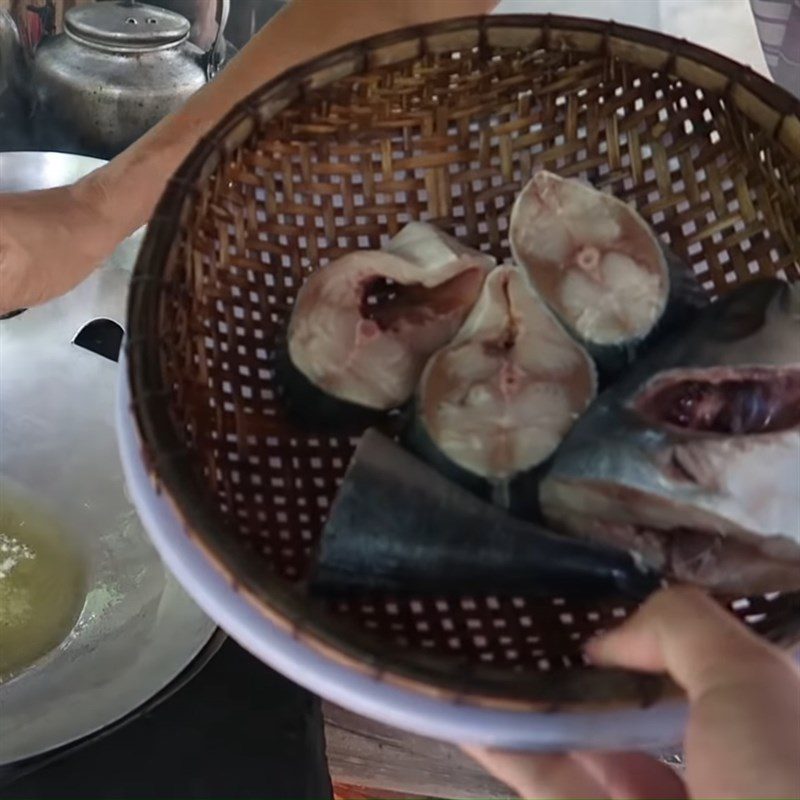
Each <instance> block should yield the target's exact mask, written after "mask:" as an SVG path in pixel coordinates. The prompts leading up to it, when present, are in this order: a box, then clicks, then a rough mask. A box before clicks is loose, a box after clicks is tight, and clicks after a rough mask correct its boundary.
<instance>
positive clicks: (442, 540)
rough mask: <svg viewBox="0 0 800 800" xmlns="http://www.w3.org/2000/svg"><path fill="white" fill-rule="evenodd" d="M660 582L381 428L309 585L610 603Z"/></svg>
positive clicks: (339, 502)
mask: <svg viewBox="0 0 800 800" xmlns="http://www.w3.org/2000/svg"><path fill="white" fill-rule="evenodd" d="M660 585H661V577H660V575H658V574H657V573H656V572H655V571H653V570H649V569H646V568H644V567H642V566H641V564H640V563H639V562H638V561H637V560H636V559H635V558H633V557H631V555H630V554H628V553H626V552H625V551H624V550H618V549H616V548H612V547H608V546H605V545H602V544H597V543H594V542H581V541H578V540H575V539H572V538H570V537H565V536H560V535H558V534H554V533H551V532H550V531H547V530H545V529H543V528H540V527H538V526H536V525H533V524H532V523H530V522H525V521H522V520H518V519H515V518H513V517H511V516H509V515H507V514H506V513H505V512H503V511H502V510H500V509H498V508H496V507H494V506H492V505H489V504H487V503H484V502H482V501H481V500H479V499H477V498H476V497H474V496H473V495H471V494H470V493H469V492H467V491H466V490H464V489H462V488H460V487H459V486H457V485H455V484H453V483H451V482H450V481H448V480H447V479H446V478H444V477H443V476H442V475H440V474H439V473H438V472H436V471H435V470H434V469H433V468H431V467H429V466H427V465H426V464H424V463H422V462H420V461H419V460H417V459H416V458H415V457H414V456H412V455H411V454H410V453H408V452H407V451H405V450H404V449H403V448H401V447H400V446H399V445H397V444H396V443H394V442H393V441H392V440H391V439H389V438H387V437H385V436H383V435H382V434H380V433H378V432H377V431H376V430H374V429H370V430H368V431H366V433H365V434H364V436H363V437H362V439H361V441H360V443H359V445H358V448H357V449H356V452H355V454H354V456H353V459H352V461H351V464H350V466H349V468H348V472H347V474H346V475H345V478H344V481H343V482H342V485H341V486H340V488H339V492H338V494H337V496H336V500H335V501H334V504H333V506H332V508H331V512H330V514H329V517H328V521H327V523H326V525H325V528H324V530H323V535H322V540H321V542H320V547H319V551H318V556H317V562H316V564H315V566H314V569H313V571H312V575H311V580H310V588H311V590H312V592H314V593H316V594H322V595H328V596H330V595H347V594H353V593H364V592H375V591H382V592H390V593H396V594H412V595H418V596H419V595H446V594H464V593H471V592H481V593H491V594H499V595H503V596H507V595H512V596H513V595H529V596H537V595H545V596H550V595H553V594H556V595H558V596H565V595H569V596H590V597H594V596H606V595H616V594H618V593H620V592H622V593H623V594H626V595H628V596H630V597H634V598H636V599H642V598H643V597H645V596H647V595H648V594H649V593H650V592H652V591H654V590H655V589H657V588H658V587H659V586H660Z"/></svg>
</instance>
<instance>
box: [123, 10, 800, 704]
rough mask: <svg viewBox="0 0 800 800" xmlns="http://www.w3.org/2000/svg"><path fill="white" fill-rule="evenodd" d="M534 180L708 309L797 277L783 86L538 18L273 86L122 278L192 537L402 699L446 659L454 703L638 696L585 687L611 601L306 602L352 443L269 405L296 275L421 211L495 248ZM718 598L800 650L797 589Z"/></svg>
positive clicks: (599, 27)
mask: <svg viewBox="0 0 800 800" xmlns="http://www.w3.org/2000/svg"><path fill="white" fill-rule="evenodd" d="M536 167H544V168H547V169H549V170H552V171H554V172H557V173H559V174H561V175H564V176H578V177H583V178H586V179H588V180H590V181H591V182H592V183H594V184H595V185H596V186H598V187H601V188H603V189H604V190H606V191H609V192H612V193H613V194H615V195H616V196H618V197H620V198H622V199H624V200H626V201H628V202H630V203H631V204H633V205H635V206H636V208H637V209H638V210H639V212H640V213H641V214H642V215H643V216H644V217H645V218H646V219H647V220H648V221H649V222H650V223H651V225H652V226H653V228H654V229H655V231H656V232H657V233H658V234H659V236H660V237H661V239H662V240H663V242H664V243H665V244H667V245H668V246H669V247H670V248H671V249H672V250H673V251H674V252H675V253H676V254H677V255H678V256H680V257H681V258H682V259H684V260H685V261H686V262H687V263H688V264H690V265H691V267H692V268H693V269H694V271H695V273H696V274H697V275H698V276H699V278H700V280H701V282H702V284H703V286H704V287H705V288H706V289H707V291H708V292H709V294H710V295H712V296H718V295H719V294H720V293H722V292H725V291H726V289H728V288H729V287H731V286H733V285H736V284H738V283H740V282H742V281H746V280H748V279H750V278H752V277H753V276H756V275H765V274H766V275H774V274H779V275H782V276H784V277H786V278H789V279H791V280H794V279H797V278H799V277H800V112H799V111H798V104H797V102H796V101H794V100H792V99H791V98H790V97H789V95H788V94H786V93H784V92H782V91H781V90H779V89H777V88H775V87H772V86H770V85H768V84H767V83H766V82H765V81H763V79H761V78H758V77H757V76H755V75H754V74H752V73H750V72H749V71H747V70H744V68H738V67H736V66H735V65H732V64H731V62H728V61H726V60H725V59H722V58H721V57H718V56H715V55H713V54H709V53H706V52H705V51H702V50H700V49H699V48H695V47H693V46H691V45H688V44H686V43H680V42H675V41H674V40H671V39H668V38H667V37H663V36H660V35H657V34H647V33H645V32H643V31H637V30H636V29H623V28H619V27H614V26H611V25H608V24H602V23H597V22H592V21H588V20H587V21H579V20H570V19H567V18H556V17H552V18H551V17H548V18H544V17H513V18H502V17H500V18H490V19H487V20H486V21H477V20H466V21H458V22H456V23H448V24H444V25H439V26H432V27H431V28H429V29H426V30H425V31H407V32H403V33H398V34H392V35H389V36H385V37H380V38H379V39H376V40H372V41H370V42H368V43H366V44H364V43H361V44H358V45H354V46H352V47H351V48H345V49H344V50H342V51H340V52H339V53H337V54H336V55H334V56H331V57H329V58H325V59H321V60H320V61H318V62H314V63H313V64H312V65H309V66H307V67H304V68H301V69H299V70H296V71H294V72H293V73H289V74H288V75H287V76H285V77H284V78H283V79H279V80H278V81H277V82H274V83H273V84H270V85H268V86H267V87H265V88H264V90H263V91H262V92H261V93H259V94H258V95H256V96H254V97H252V98H250V100H249V101H248V102H247V103H244V104H242V105H240V106H238V107H237V108H236V109H234V111H233V112H231V114H230V115H229V118H228V119H227V120H226V121H225V123H223V124H222V125H221V126H220V128H218V129H217V131H216V132H215V133H214V134H213V135H212V136H211V137H208V138H207V139H206V140H205V141H204V142H203V143H202V144H201V145H200V146H199V147H198V149H197V150H196V152H195V153H194V154H193V156H192V157H190V159H189V161H188V162H187V163H186V164H185V165H184V167H183V168H182V170H181V173H180V174H179V175H178V176H177V178H176V179H175V180H174V181H173V182H172V184H171V185H170V188H169V189H168V191H167V194H166V195H165V197H164V199H163V201H162V203H161V206H160V208H159V211H158V213H157V215H156V218H155V220H154V222H153V224H152V226H151V230H150V233H149V236H148V240H147V243H146V244H145V248H144V250H143V252H142V255H141V256H140V261H139V264H138V266H137V270H136V275H135V278H134V286H133V291H132V297H131V306H130V310H131V315H130V320H129V324H130V349H129V363H130V372H131V378H132V387H133V391H134V410H135V413H136V416H137V421H138V424H139V428H140V432H141V436H142V447H143V451H144V453H145V457H146V460H147V462H148V465H149V468H150V470H151V473H152V475H153V479H154V480H155V481H156V483H157V484H158V485H159V487H160V488H161V490H162V491H164V492H166V493H167V494H168V495H169V496H170V498H171V500H172V502H173V504H174V505H175V507H176V508H177V509H178V511H179V513H180V514H181V517H182V518H183V519H184V521H185V523H186V527H187V531H188V532H189V534H190V535H191V536H193V537H194V538H196V539H197V540H198V541H199V542H200V543H201V544H202V545H203V547H204V548H205V549H206V551H207V552H208V554H209V556H210V557H211V558H212V560H214V561H215V563H217V564H218V566H219V567H220V569H222V570H224V571H225V572H226V573H228V574H230V575H231V576H232V579H235V580H236V581H237V582H241V585H242V590H243V591H246V592H247V593H248V594H249V595H250V596H252V597H253V598H254V602H257V603H258V604H259V606H260V607H261V608H262V609H263V610H264V613H267V614H269V615H270V616H271V617H272V618H273V619H275V620H276V621H278V622H279V623H281V624H283V625H286V626H289V627H291V628H292V629H294V630H296V631H297V632H298V635H301V636H304V637H307V638H308V640H309V641H310V642H312V644H314V645H315V646H319V647H320V648H322V649H325V650H326V652H335V653H336V654H337V657H341V658H342V659H343V660H345V661H347V662H348V663H354V664H361V665H362V666H363V668H364V669H374V668H375V665H376V664H378V665H380V670H379V671H382V670H383V669H384V668H386V669H387V670H388V671H390V672H392V671H393V672H394V673H395V674H397V675H405V676H406V678H405V679H407V680H409V681H411V683H412V684H413V685H414V686H417V687H420V686H423V685H425V684H426V683H427V682H428V680H429V679H430V682H431V683H432V684H433V683H436V684H437V685H438V686H439V687H440V689H441V687H442V686H443V685H444V684H446V683H447V682H446V681H445V680H444V679H443V678H441V675H443V674H447V672H448V670H450V669H452V671H453V672H454V673H455V672H460V673H461V674H462V678H460V679H459V681H460V683H459V685H458V688H457V690H455V689H454V693H455V694H458V695H459V696H460V697H464V696H466V697H472V696H474V697H478V696H480V697H481V698H483V699H484V700H485V701H486V702H492V701H491V697H493V696H494V694H495V693H494V690H493V689H492V688H491V686H494V685H495V684H494V683H493V681H495V677H492V676H502V679H501V678H499V677H498V678H497V681H499V682H500V683H503V685H506V684H509V685H511V686H512V687H513V686H514V685H515V682H518V683H519V685H520V686H522V685H523V683H524V682H526V681H527V682H528V683H527V684H526V685H528V686H530V685H532V684H531V683H530V682H531V680H533V679H534V678H535V680H536V683H535V686H536V687H537V688H536V689H535V690H533V691H531V692H529V693H528V695H529V697H528V699H529V701H530V703H531V704H532V705H536V704H537V703H539V702H541V701H542V700H543V699H547V697H548V696H549V693H550V691H551V689H549V688H548V686H550V684H548V682H547V681H548V680H549V678H550V677H552V678H553V680H551V683H554V681H555V680H556V679H557V678H558V676H562V677H563V675H564V674H566V673H574V676H573V679H574V681H575V684H574V686H575V687H576V688H574V694H575V698H577V699H575V698H572V700H573V701H574V702H579V701H580V699H581V697H584V696H585V697H586V699H587V700H592V699H597V698H601V697H602V698H606V697H609V696H611V697H614V698H616V699H621V700H622V701H624V702H627V701H629V700H630V698H631V697H639V700H641V692H640V691H639V688H640V687H639V684H636V683H635V681H634V679H633V678H630V680H629V682H628V684H625V683H624V680H623V681H622V682H613V681H611V678H609V679H608V680H609V683H607V684H606V686H605V689H606V690H605V691H604V690H602V688H599V687H600V686H601V683H600V682H602V679H601V678H597V677H596V672H595V671H593V670H588V669H585V668H584V664H583V661H582V658H581V656H580V655H579V647H580V644H581V643H582V642H583V641H584V640H585V639H586V638H587V637H588V636H590V635H592V634H593V633H595V632H596V631H598V630H601V629H604V628H607V627H609V626H611V625H613V624H616V623H617V622H618V621H619V620H620V619H622V618H623V617H624V616H625V615H626V614H627V613H629V611H630V610H631V609H630V607H629V606H627V605H625V604H624V603H621V602H610V603H608V604H606V605H604V606H587V605H581V604H577V603H573V602H570V601H567V600H565V599H563V598H552V599H549V600H546V601H542V600H533V599H529V598H494V597H488V598H487V597H457V598H444V597H443V598H434V599H424V598H411V599H408V598H406V599H398V598H386V597H372V598H362V599H354V600H352V601H348V602H341V603H335V604H331V605H330V606H329V607H327V608H324V609H323V608H320V607H318V606H317V605H316V604H315V603H313V602H312V601H311V600H309V599H308V598H307V597H305V595H304V593H303V591H302V581H303V578H304V576H305V575H306V573H307V569H308V566H309V564H310V561H311V558H312V555H313V550H314V545H315V542H316V541H317V539H318V537H319V535H320V532H321V529H322V525H323V523H324V520H325V516H326V513H327V511H328V508H329V507H330V504H331V502H332V500H333V498H334V496H335V493H336V488H337V485H338V482H339V481H340V480H341V477H342V475H343V473H344V470H345V468H346V466H347V463H348V461H349V457H350V454H351V452H352V449H353V446H354V444H355V441H356V440H355V439H354V438H352V436H348V435H344V434H334V435H331V434H319V433H314V432H309V431H308V430H301V429H299V428H297V427H293V426H292V424H291V423H290V422H289V421H288V419H287V417H286V415H285V412H284V409H283V408H282V404H281V400H280V397H279V388H280V387H279V386H278V385H277V380H276V377H275V373H274V364H275V357H276V353H278V352H279V351H280V348H281V347H282V346H283V339H284V332H285V328H286V323H287V321H288V317H289V315H290V313H291V308H292V303H293V300H294V297H295V295H296V292H297V290H298V288H299V286H300V285H301V284H302V282H303V280H304V278H305V276H307V275H308V274H309V272H310V271H312V270H315V269H320V268H323V269H324V265H325V264H326V263H327V262H329V261H330V260H332V259H334V258H337V257H338V256H341V255H343V254H345V253H349V252H351V251H353V250H356V249H362V248H379V247H380V246H381V245H382V244H383V243H385V241H386V240H387V239H388V238H389V237H391V236H392V235H394V234H395V233H397V232H398V231H399V230H400V229H401V228H402V227H403V225H404V224H405V223H406V222H409V221H411V220H415V219H422V220H427V221H430V222H433V223H434V224H436V225H438V226H440V227H442V228H443V229H444V230H447V231H448V232H450V233H452V234H454V235H455V236H457V237H458V238H459V239H461V240H462V241H463V242H465V243H466V244H469V245H471V246H473V247H477V248H479V249H481V250H483V251H485V252H489V253H492V254H493V255H494V256H496V257H497V258H498V259H500V260H502V259H506V258H508V257H509V255H510V254H509V247H508V223H509V212H510V209H511V205H512V203H513V201H514V197H515V194H516V193H517V192H518V191H519V190H520V188H521V186H522V185H523V184H524V183H525V182H526V181H527V179H528V178H529V177H530V175H531V173H532V171H533V170H534V168H536ZM293 586H296V587H297V588H293ZM735 608H736V610H737V611H738V613H740V614H742V615H744V616H746V617H747V618H748V620H749V621H750V622H752V623H753V624H756V625H758V626H760V628H761V629H762V630H763V631H764V632H765V633H766V634H768V635H772V636H773V637H775V638H778V639H783V640H786V639H793V638H795V637H796V636H797V629H798V626H799V625H800V610H798V597H797V596H788V597H787V596H783V597H781V596H770V597H768V598H750V599H749V600H741V601H739V602H738V603H737V604H736V605H735ZM356 632H357V633H356ZM420 654H421V655H420ZM427 659H430V664H433V662H436V664H437V665H438V666H430V664H429V661H428V660H427ZM442 665H444V666H442ZM406 667H407V668H408V669H407V670H406ZM465 669H466V670H467V673H464V670H465ZM484 669H486V670H488V671H487V672H486V673H483V672H481V670H484ZM404 670H406V671H405V672H404ZM426 670H427V671H426ZM470 671H474V672H475V675H476V676H478V675H479V674H480V676H482V677H480V678H479V677H475V679H474V681H472V679H471V678H469V677H463V674H467V675H468V676H469V675H471V674H472V672H470ZM437 675H438V676H439V677H436V676H437ZM590 675H593V676H595V677H591V678H590V677H589V676H590ZM426 676H428V677H426ZM575 676H577V677H575ZM484 678H485V680H484ZM540 678H543V682H542V681H540ZM398 680H400V678H398ZM616 680H617V679H616V678H615V679H614V681H616ZM437 681H438V683H437ZM584 681H585V682H584ZM598 681H600V682H598ZM498 685H499V683H498ZM624 686H627V687H628V688H627V689H625V688H624ZM487 687H489V688H487ZM620 687H622V688H620ZM631 687H633V688H631ZM441 690H442V691H444V689H441ZM509 691H510V693H511V694H513V693H514V692H513V691H511V690H509ZM553 691H554V690H553ZM569 691H572V690H569ZM569 691H567V694H569ZM648 691H650V690H648ZM498 692H499V690H498ZM637 692H638V694H637ZM537 693H538V694H537ZM562 694H563V692H562ZM559 696H562V695H559ZM487 697H489V700H486V698H487ZM626 698H627V700H626ZM551 699H552V697H551Z"/></svg>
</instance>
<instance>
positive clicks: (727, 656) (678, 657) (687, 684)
mask: <svg viewBox="0 0 800 800" xmlns="http://www.w3.org/2000/svg"><path fill="white" fill-rule="evenodd" d="M586 653H587V655H588V656H589V658H590V659H591V660H592V661H593V662H594V663H595V664H598V665H601V666H609V667H610V666H615V667H627V668H628V669H636V670H643V671H645V672H666V673H668V674H669V675H670V676H671V677H672V678H673V679H674V680H675V681H676V682H677V683H678V684H680V686H682V687H683V689H684V690H685V691H686V692H687V693H688V695H689V698H690V699H693V698H694V697H696V696H697V695H698V694H700V693H702V692H704V691H706V690H708V689H709V688H711V686H712V685H716V684H718V683H719V682H720V680H723V679H725V678H726V676H727V675H728V674H729V671H732V670H734V669H736V670H737V672H738V671H741V672H742V673H743V674H744V673H746V672H750V671H751V670H752V669H753V668H754V667H757V666H760V665H764V664H769V665H772V666H777V665H779V664H780V665H782V666H783V667H784V668H786V667H787V666H788V667H789V668H790V669H791V668H792V667H791V662H790V659H789V658H788V656H786V655H784V654H783V653H781V652H780V651H779V650H777V649H776V648H774V647H773V646H772V645H770V644H768V643H767V642H766V641H764V640H762V639H760V638H759V637H758V636H757V635H756V634H755V633H754V632H753V631H751V630H750V629H749V628H747V627H746V626H745V625H743V624H742V623H741V622H739V620H738V619H736V617H734V616H733V615H732V614H730V613H729V612H728V611H726V610H725V609H724V608H723V607H722V606H720V605H719V604H718V603H717V602H715V601H714V600H712V599H711V598H710V597H709V596H708V595H707V594H705V593H703V592H701V591H700V590H698V589H693V588H688V587H674V588H670V589H665V590H663V591H661V592H658V593H657V594H655V595H653V596H652V597H651V598H650V599H649V600H648V601H647V602H646V603H645V604H644V605H643V606H642V607H641V608H640V609H639V611H638V612H637V613H636V614H634V615H633V616H632V617H631V618H630V620H628V621H627V622H626V623H625V624H623V625H621V626H620V627H619V628H616V629H615V630H613V631H611V632H610V633H607V634H605V635H603V636H600V637H598V638H597V639H594V640H592V641H590V642H589V643H588V644H587V646H586Z"/></svg>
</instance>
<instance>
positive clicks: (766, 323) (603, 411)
mask: <svg viewBox="0 0 800 800" xmlns="http://www.w3.org/2000/svg"><path fill="white" fill-rule="evenodd" d="M798 370H800V285H798V284H795V285H792V286H790V285H789V284H787V283H784V282H783V281H780V280H777V279H768V280H758V281H753V282H751V283H748V284H745V285H743V286H742V287H740V288H738V289H736V290H734V291H733V292H731V293H730V294H728V295H727V296H726V297H724V298H723V299H722V300H720V301H719V302H718V303H715V304H713V305H711V306H709V307H708V308H707V309H705V310H704V311H702V312H701V313H700V314H699V315H698V317H697V319H696V321H695V323H694V325H693V326H691V327H690V329H689V330H688V331H686V332H685V333H684V334H683V335H681V336H676V337H675V338H673V339H671V340H669V341H665V342H664V343H663V344H662V345H661V346H659V347H658V348H656V349H655V350H654V351H652V352H651V354H650V356H649V358H647V359H645V360H644V361H643V362H642V363H639V364H638V365H637V366H635V367H634V368H633V369H632V370H631V371H630V372H629V373H628V374H627V375H626V376H625V377H624V378H623V379H622V380H621V381H620V382H619V383H618V384H617V385H616V386H614V387H612V388H610V389H608V390H607V391H606V392H604V393H603V394H601V395H600V397H598V399H597V400H596V401H595V403H594V404H593V405H592V406H591V407H590V409H589V410H588V412H587V413H586V414H585V415H584V417H583V418H582V419H581V420H580V421H579V422H578V423H577V424H576V425H575V426H574V427H573V429H572V431H571V432H570V434H569V435H568V436H567V438H566V439H565V441H564V443H563V444H562V446H561V448H560V450H559V451H558V452H557V454H556V456H555V458H554V460H553V463H552V466H551V468H550V471H549V473H548V475H547V476H546V477H545V479H544V481H543V482H542V484H541V487H540V502H541V507H542V510H543V512H544V514H545V517H546V518H547V519H548V520H549V522H550V523H551V524H553V525H554V526H556V527H557V528H558V529H561V530H566V531H569V532H571V533H573V534H575V535H579V536H586V537H590V538H591V537H597V538H600V539H605V540H606V541H609V542H611V543H615V544H617V545H618V546H619V545H625V546H628V547H637V548H638V549H639V551H640V552H641V553H642V554H643V556H644V558H645V560H646V561H647V563H649V564H651V565H652V566H654V567H656V568H662V569H664V570H665V571H667V572H669V573H672V575H673V576H674V577H677V578H678V579H680V580H683V581H688V582H693V583H699V584H702V585H704V586H706V587H708V588H712V589H715V590H718V591H722V592H760V591H778V590H793V589H800V425H798V424H797V423H796V422H793V423H792V424H789V426H788V427H786V428H783V429H779V430H769V431H768V432H765V433H749V434H746V435H735V434H732V433H729V432H725V431H721V432H708V431H698V430H691V429H685V428H680V427H676V426H675V425H671V424H669V423H663V422H659V421H657V420H654V419H652V418H650V417H647V416H645V415H643V414H642V413H640V410H639V408H640V407H641V406H640V402H641V399H642V398H643V397H646V396H648V392H649V391H651V389H652V387H653V386H654V385H659V382H660V384H664V383H665V382H673V383H674V382H675V381H678V380H684V379H687V378H688V379H691V380H701V381H710V382H711V383H712V384H714V383H715V382H716V383H718V382H719V381H721V380H723V379H732V380H739V379H742V377H743V376H748V375H751V374H756V375H768V376H772V377H773V379H774V380H777V379H778V377H779V376H786V375H795V374H798V373H797V371H798ZM698 531H700V532H702V534H703V535H704V536H705V537H706V543H707V547H706V548H705V550H704V548H703V546H702V540H698V538H697V536H698V533H697V532H698ZM689 551H691V552H689Z"/></svg>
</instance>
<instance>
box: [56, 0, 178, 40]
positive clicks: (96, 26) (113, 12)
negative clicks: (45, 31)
mask: <svg viewBox="0 0 800 800" xmlns="http://www.w3.org/2000/svg"><path fill="white" fill-rule="evenodd" d="M190 27H191V26H190V25H189V20H187V19H186V17H183V16H181V15H180V14H176V13H175V12H173V11H168V10H166V9H164V8H156V7H155V6H148V5H144V4H143V3H137V2H135V0H115V1H114V2H102V3H90V4H88V5H83V6H76V7H73V8H71V9H70V10H69V11H67V13H66V14H65V16H64V29H65V30H66V32H67V33H68V34H70V35H71V36H72V37H73V38H75V39H78V40H79V41H81V42H84V43H86V44H90V45H95V46H99V47H102V48H104V49H105V48H108V49H113V50H151V49H155V48H162V47H168V46H170V45H176V44H180V43H181V42H183V41H184V40H186V39H187V38H188V37H189V30H190Z"/></svg>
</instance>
